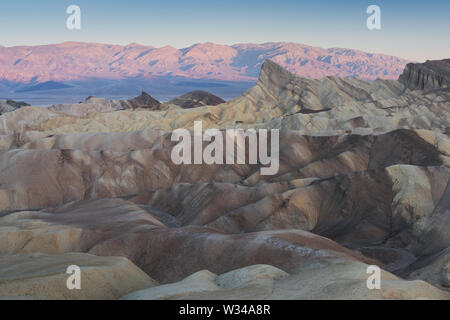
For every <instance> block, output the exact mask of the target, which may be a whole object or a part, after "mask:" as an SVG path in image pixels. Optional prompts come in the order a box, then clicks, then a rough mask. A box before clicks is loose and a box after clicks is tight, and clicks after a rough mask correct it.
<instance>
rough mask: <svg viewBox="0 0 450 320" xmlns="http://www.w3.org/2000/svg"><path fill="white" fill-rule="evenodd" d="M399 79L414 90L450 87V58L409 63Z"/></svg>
mask: <svg viewBox="0 0 450 320" xmlns="http://www.w3.org/2000/svg"><path fill="white" fill-rule="evenodd" d="M399 81H400V82H402V83H403V84H404V85H405V86H406V87H407V88H409V89H412V90H416V89H417V90H433V89H445V88H450V59H444V60H432V61H430V60H428V61H427V62H425V63H408V64H407V65H406V68H405V70H404V71H403V73H402V74H401V75H400V77H399Z"/></svg>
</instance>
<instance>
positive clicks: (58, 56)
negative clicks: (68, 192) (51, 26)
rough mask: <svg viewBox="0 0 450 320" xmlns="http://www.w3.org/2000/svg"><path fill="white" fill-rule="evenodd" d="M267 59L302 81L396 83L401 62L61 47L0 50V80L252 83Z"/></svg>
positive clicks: (235, 48)
mask: <svg viewBox="0 0 450 320" xmlns="http://www.w3.org/2000/svg"><path fill="white" fill-rule="evenodd" d="M267 59H271V60H272V61H274V62H276V63H277V64H279V65H280V66H282V67H284V68H286V69H287V70H289V71H290V72H292V73H294V74H296V75H299V76H303V77H308V78H323V77H325V76H340V77H358V78H361V79H365V80H375V79H377V78H381V79H397V78H398V77H399V75H400V74H401V73H402V71H403V69H404V67H405V65H406V64H407V63H408V62H409V61H407V60H405V59H401V58H397V57H394V56H389V55H383V54H372V53H365V52H362V51H358V50H351V49H340V48H331V49H324V48H319V47H312V46H307V45H304V44H297V43H285V42H270V43H264V44H250V43H246V44H236V45H232V46H227V45H219V44H214V43H200V44H195V45H193V46H191V47H188V48H184V49H176V48H173V47H171V46H165V47H161V48H156V47H152V46H144V45H140V44H136V43H133V44H130V45H127V46H121V45H109V44H99V43H81V42H65V43H61V44H51V45H41V46H16V47H2V46H0V81H4V82H10V83H28V84H30V83H31V84H38V83H44V82H50V81H54V82H61V81H83V80H87V79H130V78H132V79H155V78H158V77H183V78H187V79H210V80H222V81H243V82H245V81H247V82H251V81H256V80H257V77H258V74H259V72H260V69H261V65H262V63H263V62H264V61H265V60H267Z"/></svg>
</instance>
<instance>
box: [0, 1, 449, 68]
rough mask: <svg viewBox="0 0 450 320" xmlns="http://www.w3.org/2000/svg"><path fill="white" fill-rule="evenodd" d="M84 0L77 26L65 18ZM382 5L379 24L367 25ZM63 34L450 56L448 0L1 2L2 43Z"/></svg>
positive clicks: (64, 37)
mask: <svg viewBox="0 0 450 320" xmlns="http://www.w3.org/2000/svg"><path fill="white" fill-rule="evenodd" d="M70 4H76V5H78V6H80V7H81V14H82V30H80V31H69V30H67V29H66V26H65V23H66V19H67V17H68V15H67V14H66V8H67V7H68V6H69V5H70ZM370 4H377V5H379V6H380V7H381V13H382V29H381V30H377V31H369V30H368V29H367V28H366V18H367V14H366V8H367V6H368V5H370ZM64 41H87V42H104V43H112V44H128V43H131V42H138V43H141V44H145V45H153V46H157V47H160V46H164V45H172V46H174V47H176V48H183V47H187V46H190V45H192V44H194V43H198V42H208V41H209V42H215V43H223V44H234V43H242V42H253V43H262V42H269V41H290V42H299V43H305V44H309V45H314V46H321V47H345V48H352V49H360V50H364V51H368V52H375V53H387V54H392V55H397V56H400V57H404V58H408V59H411V60H417V61H422V60H425V59H439V58H444V57H447V58H450V1H449V0H427V1H416V0H371V1H366V0H348V1H345V0H313V1H303V0H278V1H261V0H258V1H257V0H222V1H216V0H177V1H175V0H158V1H154V0H124V1H120V0H114V1H112V0H108V1H106V0H95V1H93V0H70V1H66V0H55V1H48V0H39V1H36V0H34V1H31V0H13V1H11V2H8V3H4V2H3V1H2V2H1V3H0V45H4V46H14V45H35V44H48V43H59V42H64Z"/></svg>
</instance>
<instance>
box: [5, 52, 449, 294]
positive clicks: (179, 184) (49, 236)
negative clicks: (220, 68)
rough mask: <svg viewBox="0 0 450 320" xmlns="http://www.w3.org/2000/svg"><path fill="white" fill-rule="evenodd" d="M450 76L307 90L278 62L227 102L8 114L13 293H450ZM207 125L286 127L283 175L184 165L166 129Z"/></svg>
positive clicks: (423, 74) (89, 104)
mask: <svg viewBox="0 0 450 320" xmlns="http://www.w3.org/2000/svg"><path fill="white" fill-rule="evenodd" d="M449 70H450V59H449V60H442V61H429V62H426V63H424V64H408V65H407V66H406V68H405V70H404V72H403V74H402V75H401V76H400V78H399V80H398V81H396V80H375V81H373V82H365V81H362V80H359V79H355V78H338V77H326V78H322V79H308V78H302V77H298V76H295V75H293V74H291V73H290V72H288V71H287V70H285V69H283V68H282V67H280V66H279V65H277V64H276V63H274V62H272V61H270V60H267V61H266V62H265V63H264V65H263V67H262V70H261V74H260V76H259V79H258V82H257V84H256V85H255V86H254V87H253V88H252V89H250V90H248V91H247V92H245V93H244V94H243V95H242V96H240V97H238V98H236V99H233V100H231V101H228V102H223V103H219V104H217V105H206V106H202V103H200V104H199V105H197V104H195V103H194V105H191V103H190V101H191V100H192V99H194V98H195V95H191V96H189V95H188V96H185V97H183V98H182V99H178V100H177V101H178V102H180V103H178V104H177V103H175V102H176V101H171V102H169V103H165V104H161V103H159V102H158V101H156V100H154V99H153V98H152V97H150V96H148V95H146V94H143V95H142V96H140V97H137V98H136V99H133V100H129V101H108V100H105V99H100V98H92V97H91V98H89V99H87V100H86V101H85V102H82V103H79V104H75V105H57V106H56V105H55V106H52V107H50V108H43V107H36V106H32V107H26V106H24V107H20V108H18V109H17V110H10V111H9V112H5V113H3V114H2V115H1V116H0V150H1V151H0V297H1V298H4V299H16V298H17V299H54V298H56V299H98V298H102V299H119V298H121V299H449V298H450V294H449V287H450V273H449V272H450V265H449V263H450V228H449V226H450V184H449V178H450V169H449V165H450V139H449V134H450V131H449V128H450V126H449V119H450V85H449V84H450V72H449ZM203 98H205V99H206V98H207V99H206V100H205V99H203ZM203 98H202V99H200V100H198V101H211V99H210V97H209V98H208V97H207V96H206V97H205V96H204V97H203ZM212 100H213V101H215V99H212ZM220 102H221V101H220ZM206 104H209V103H208V102H206ZM183 106H185V107H183ZM195 120H202V121H203V128H218V129H228V128H255V129H259V128H265V129H280V152H279V159H280V170H279V172H278V173H277V174H276V175H273V176H262V175H260V174H259V173H260V165H237V164H236V165H219V164H216V165H206V164H203V165H175V164H173V162H172V161H171V157H170V155H171V149H172V148H173V147H174V145H175V142H172V141H171V131H172V130H174V129H177V128H187V129H192V128H193V124H194V121H195ZM74 264H75V265H78V266H80V268H81V287H82V289H81V290H75V291H70V290H68V289H67V288H66V287H65V284H66V279H67V277H68V275H67V274H66V268H67V267H68V266H69V265H74ZM369 265H379V266H380V267H381V268H382V271H381V288H380V289H379V290H369V289H368V288H367V286H366V280H367V278H368V276H369V275H368V274H367V273H366V270H367V267H368V266H369Z"/></svg>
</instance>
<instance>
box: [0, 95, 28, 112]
mask: <svg viewBox="0 0 450 320" xmlns="http://www.w3.org/2000/svg"><path fill="white" fill-rule="evenodd" d="M28 106H30V105H29V104H28V103H26V102H23V101H19V102H18V101H14V100H10V99H6V100H2V101H0V115H2V114H3V113H6V112H11V111H14V110H17V109H19V108H22V107H28Z"/></svg>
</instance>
